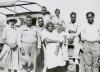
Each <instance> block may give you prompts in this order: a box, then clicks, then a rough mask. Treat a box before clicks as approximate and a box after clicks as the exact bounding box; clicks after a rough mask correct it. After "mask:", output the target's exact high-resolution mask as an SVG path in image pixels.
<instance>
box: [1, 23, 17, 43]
mask: <svg viewBox="0 0 100 72" xmlns="http://www.w3.org/2000/svg"><path fill="white" fill-rule="evenodd" d="M2 38H3V39H4V38H5V39H6V40H7V42H9V43H10V44H16V42H17V30H15V29H13V28H11V27H10V26H9V25H7V26H6V27H5V28H4V30H3V33H2Z"/></svg>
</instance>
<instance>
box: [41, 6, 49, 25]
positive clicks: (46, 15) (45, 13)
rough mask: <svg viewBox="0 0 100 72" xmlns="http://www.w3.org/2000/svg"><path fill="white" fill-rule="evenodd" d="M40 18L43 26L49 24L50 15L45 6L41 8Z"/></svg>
mask: <svg viewBox="0 0 100 72" xmlns="http://www.w3.org/2000/svg"><path fill="white" fill-rule="evenodd" d="M41 12H42V16H41V17H42V18H43V21H44V26H46V24H47V23H48V22H51V15H50V12H49V11H48V10H47V8H46V7H45V6H43V7H42V10H41Z"/></svg>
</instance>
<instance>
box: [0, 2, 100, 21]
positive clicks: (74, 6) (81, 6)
mask: <svg viewBox="0 0 100 72" xmlns="http://www.w3.org/2000/svg"><path fill="white" fill-rule="evenodd" d="M4 1H14V0H0V2H4ZM24 1H32V2H37V3H39V4H40V5H43V6H46V7H47V8H48V10H49V11H50V12H51V14H52V15H54V10H55V9H56V8H59V9H60V10H61V16H62V18H63V19H64V20H65V22H68V21H69V14H70V12H72V11H74V12H76V13H77V17H78V20H79V21H80V19H81V20H82V19H85V14H86V12H88V11H93V12H94V13H95V14H96V20H97V21H100V20H99V19H100V14H99V13H100V0H24Z"/></svg>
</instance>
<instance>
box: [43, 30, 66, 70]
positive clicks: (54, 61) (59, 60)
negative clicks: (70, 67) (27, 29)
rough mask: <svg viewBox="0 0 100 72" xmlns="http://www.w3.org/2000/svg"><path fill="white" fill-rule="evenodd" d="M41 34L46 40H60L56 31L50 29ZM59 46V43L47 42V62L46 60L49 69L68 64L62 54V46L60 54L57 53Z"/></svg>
mask: <svg viewBox="0 0 100 72" xmlns="http://www.w3.org/2000/svg"><path fill="white" fill-rule="evenodd" d="M44 33H45V34H44ZM41 36H42V37H41V38H42V40H44V39H46V38H48V39H52V40H59V39H58V37H57V32H56V31H53V32H49V31H47V30H45V32H43V33H42V35H41ZM58 46H59V43H47V44H46V49H45V62H46V65H47V68H48V69H51V68H54V67H57V66H64V65H65V64H66V63H65V60H64V57H63V55H62V50H61V48H60V49H59V53H58V55H56V54H55V52H56V50H57V47H58Z"/></svg>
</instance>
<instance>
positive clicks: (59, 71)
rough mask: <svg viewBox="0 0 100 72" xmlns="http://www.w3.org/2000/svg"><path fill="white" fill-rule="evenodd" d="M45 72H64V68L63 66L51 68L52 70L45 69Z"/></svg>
mask: <svg viewBox="0 0 100 72" xmlns="http://www.w3.org/2000/svg"><path fill="white" fill-rule="evenodd" d="M47 72H66V67H65V66H63V67H60V66H58V67H55V68H52V69H47Z"/></svg>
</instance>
